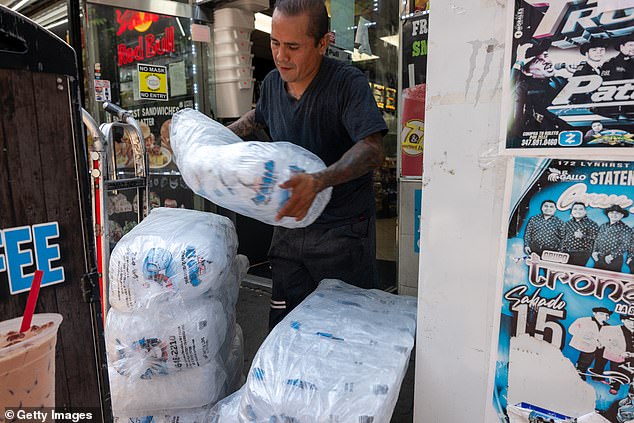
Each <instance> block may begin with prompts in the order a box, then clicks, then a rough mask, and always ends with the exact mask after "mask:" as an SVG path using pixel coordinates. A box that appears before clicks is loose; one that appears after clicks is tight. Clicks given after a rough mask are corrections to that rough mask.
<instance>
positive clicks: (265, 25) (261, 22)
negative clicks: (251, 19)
mask: <svg viewBox="0 0 634 423" xmlns="http://www.w3.org/2000/svg"><path fill="white" fill-rule="evenodd" d="M272 20H273V18H271V17H270V16H268V15H265V14H264V13H260V12H258V13H256V14H255V29H257V30H258V31H262V32H266V33H267V34H270V33H271V21H272Z"/></svg>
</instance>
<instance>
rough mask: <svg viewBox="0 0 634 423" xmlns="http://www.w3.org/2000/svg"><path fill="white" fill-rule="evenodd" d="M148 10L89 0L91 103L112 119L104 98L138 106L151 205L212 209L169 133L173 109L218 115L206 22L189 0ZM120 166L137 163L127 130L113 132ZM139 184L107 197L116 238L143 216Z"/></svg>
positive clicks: (124, 171)
mask: <svg viewBox="0 0 634 423" xmlns="http://www.w3.org/2000/svg"><path fill="white" fill-rule="evenodd" d="M145 3H146V6H147V7H146V8H144V10H136V9H126V8H124V7H119V6H115V5H113V4H110V2H108V1H107V0H106V1H104V2H101V1H98V2H91V3H88V4H87V5H86V14H87V19H86V20H85V22H86V28H85V33H86V40H87V44H88V46H89V47H88V48H87V49H86V50H85V52H86V55H87V56H88V57H87V58H86V59H87V60H86V75H87V86H88V88H87V94H88V95H87V108H88V109H89V110H90V112H91V114H92V115H93V116H95V117H96V118H97V120H98V121H99V122H101V123H103V122H108V121H109V120H110V116H109V115H106V114H105V113H104V112H103V110H101V106H102V104H103V102H112V103H115V104H118V105H120V106H121V107H123V108H124V109H126V110H129V111H131V112H132V113H133V115H134V118H135V119H136V120H137V121H138V122H139V124H140V126H141V129H142V132H143V138H144V140H145V145H146V149H147V152H148V159H149V168H150V172H149V191H150V206H151V208H154V207H175V208H187V209H199V210H204V209H211V208H212V206H211V205H210V204H209V203H208V202H206V201H205V200H203V199H202V198H200V197H198V196H196V195H194V194H193V193H192V191H191V190H190V189H189V188H188V187H187V185H186V184H185V182H184V181H183V179H182V178H181V175H180V172H179V170H178V168H177V166H176V164H175V161H174V157H173V151H172V148H171V145H170V139H169V125H170V123H171V117H172V115H173V114H174V113H176V112H177V111H178V110H181V109H183V108H187V107H189V108H196V109H198V110H200V111H201V112H203V113H205V114H207V115H209V116H213V109H214V106H215V105H214V99H215V96H214V95H213V91H212V90H213V85H212V84H209V82H208V81H209V79H210V75H212V72H211V70H210V69H209V63H208V62H209V59H208V58H209V51H208V49H209V47H208V46H209V41H210V40H209V39H208V38H209V37H210V28H209V27H208V26H207V25H201V24H194V23H192V20H191V16H192V9H191V6H189V5H188V4H179V3H174V2H170V3H172V4H171V5H170V7H169V10H164V9H163V8H166V6H165V4H164V3H163V2H161V3H159V2H151V1H150V2H144V4H145ZM115 154H116V158H115V160H116V165H117V173H118V174H119V175H121V176H123V177H125V176H127V175H128V173H130V172H131V171H132V169H133V154H132V149H131V145H130V143H129V135H128V134H126V133H123V132H119V133H115ZM133 196H134V192H133V191H128V192H125V191H119V192H116V193H112V195H110V197H109V201H108V202H109V204H108V219H109V225H108V227H109V237H110V241H111V242H112V243H116V242H117V241H118V240H119V239H120V238H121V237H122V236H123V235H125V234H126V233H127V232H128V231H130V229H132V227H134V225H135V224H136V223H137V214H136V210H134V206H133V205H134V204H136V201H135V199H134V198H133Z"/></svg>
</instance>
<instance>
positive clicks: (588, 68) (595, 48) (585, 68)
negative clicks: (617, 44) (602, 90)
mask: <svg viewBox="0 0 634 423" xmlns="http://www.w3.org/2000/svg"><path fill="white" fill-rule="evenodd" d="M606 47H607V42H606V41H605V40H603V39H601V38H592V39H591V40H590V41H588V42H587V43H585V44H582V45H581V47H579V53H581V54H583V55H584V56H586V60H584V61H582V62H581V63H579V65H578V66H577V67H576V69H575V73H574V74H573V75H572V76H585V75H601V65H602V64H603V60H604V59H605V48H606Z"/></svg>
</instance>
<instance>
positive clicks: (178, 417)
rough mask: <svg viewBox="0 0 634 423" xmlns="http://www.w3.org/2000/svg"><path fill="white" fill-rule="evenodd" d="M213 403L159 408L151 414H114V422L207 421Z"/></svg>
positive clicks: (177, 422) (200, 422)
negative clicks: (191, 406) (189, 406)
mask: <svg viewBox="0 0 634 423" xmlns="http://www.w3.org/2000/svg"><path fill="white" fill-rule="evenodd" d="M212 407H213V404H208V405H205V406H203V407H196V408H181V409H174V410H161V411H157V412H156V413H154V415H153V416H140V417H132V416H123V415H115V416H114V423H208V422H209V415H210V413H211V409H212Z"/></svg>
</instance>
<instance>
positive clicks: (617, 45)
mask: <svg viewBox="0 0 634 423" xmlns="http://www.w3.org/2000/svg"><path fill="white" fill-rule="evenodd" d="M630 41H634V35H633V34H630V35H626V36H624V37H621V38H617V39H616V41H615V42H614V48H615V49H616V50H617V51H621V46H622V45H624V44H625V43H627V42H630Z"/></svg>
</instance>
